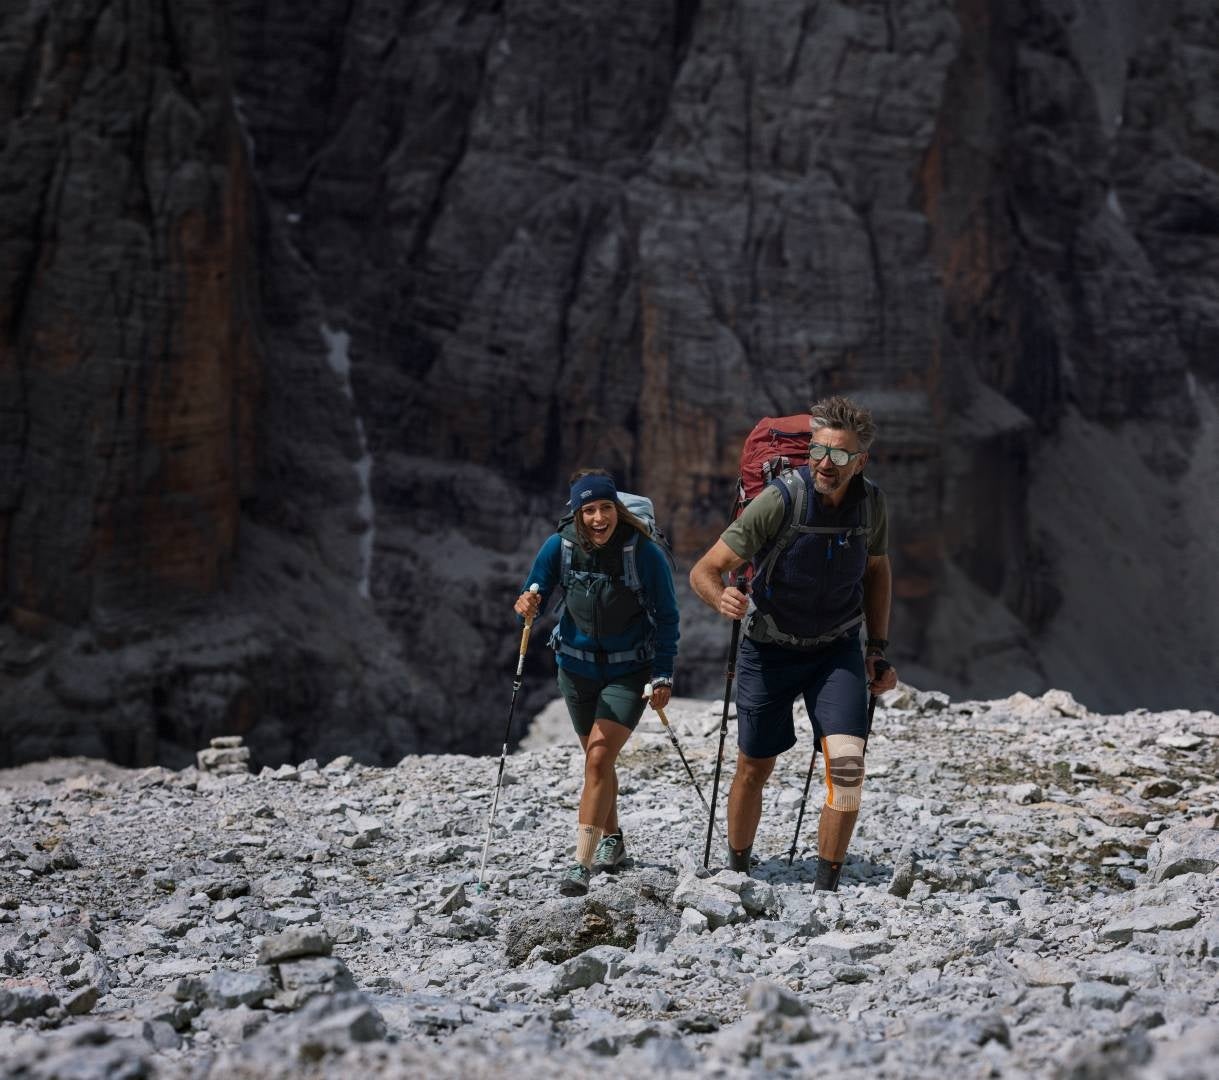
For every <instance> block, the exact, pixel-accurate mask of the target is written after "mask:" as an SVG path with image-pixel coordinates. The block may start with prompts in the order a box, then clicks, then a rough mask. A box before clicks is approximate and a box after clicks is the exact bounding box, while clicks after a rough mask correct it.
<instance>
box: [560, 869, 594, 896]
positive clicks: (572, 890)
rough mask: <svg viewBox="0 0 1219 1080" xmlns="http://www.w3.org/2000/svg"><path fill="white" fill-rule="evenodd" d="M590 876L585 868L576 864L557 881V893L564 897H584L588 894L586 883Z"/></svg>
mask: <svg viewBox="0 0 1219 1080" xmlns="http://www.w3.org/2000/svg"><path fill="white" fill-rule="evenodd" d="M592 876H593V875H592V873H591V872H590V871H589V869H588V867H587V866H581V865H580V864H579V863H576V865H575V866H573V867H572V868H571V869H570V870H568V871H567V873H566V874H564V875H563V876H562V877H561V878H560V879H559V892H561V893H562V894H563V895H564V896H584V895H586V894H587V893H588V881H589V878H591V877H592Z"/></svg>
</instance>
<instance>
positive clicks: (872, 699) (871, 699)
mask: <svg viewBox="0 0 1219 1080" xmlns="http://www.w3.org/2000/svg"><path fill="white" fill-rule="evenodd" d="M888 666H889V662H888V661H887V660H877V661H876V663H875V665H874V667H875V670H876V674H877V675H882V674H884V671H885V669H886V668H887V667H888ZM875 714H876V695H875V694H869V695H868V727H867V730H866V731H865V732H864V736H863V752H864V753H865V754H866V753H867V752H868V738H869V737H870V736H871V734H872V717H873V716H874V715H875ZM816 764H817V739H816V736H814V737H813V756H812V759H811V760H810V761H809V763H808V775H807V776H806V777H805V778H804V794H803V795H801V796H800V813H799V814H797V815H796V835H795V836H793V837H792V846H791V850H789V851H788V853H787V865H788V866H791V864H792V862H793V861H794V860H795V858H796V843H797V841H798V840H799V839H800V823H801V822H802V821H804V805H805V803H807V802H808V789H809V785H810V784H812V782H813V766H815V765H816Z"/></svg>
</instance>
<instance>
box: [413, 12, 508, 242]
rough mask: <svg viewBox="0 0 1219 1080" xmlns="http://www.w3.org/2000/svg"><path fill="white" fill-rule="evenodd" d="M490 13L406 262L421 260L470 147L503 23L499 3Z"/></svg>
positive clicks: (415, 228) (416, 226)
mask: <svg viewBox="0 0 1219 1080" xmlns="http://www.w3.org/2000/svg"><path fill="white" fill-rule="evenodd" d="M489 13H490V14H496V15H499V16H500V19H499V25H498V27H497V28H496V29H495V30H493V31H492V32H490V33H488V34H487V38H486V41H485V42H484V43H483V50H482V62H481V63H480V64H479V65H478V81H477V82H476V83H475V85H474V86H473V87H472V88H471V91H470V93H469V95H468V100H469V108H468V109H467V110H466V114H465V116H464V117H463V120H464V122H463V123H462V125H461V134H460V137H459V138H458V140H457V145H456V146H455V147H454V148H453V152H452V153H451V154H450V155H449V157H448V159H447V160H446V161H445V163H444V165H443V166H441V168H440V169H439V170H438V172H437V176H436V180H435V182H434V184H433V187H432V195H431V198H430V199H429V200H428V205H427V206H426V207H425V208H424V210H423V212H422V213H421V214H420V215H419V220H418V222H417V224H416V225H415V227H414V237H413V239H412V242H411V245H410V249H409V251H408V253H407V262H408V263H409V264H412V265H418V264H419V263H421V262H422V260H423V256H424V253H425V251H426V250H427V246H428V243H429V241H430V240H431V238H432V229H433V228H434V227H435V225H436V222H437V221H439V220H440V216H441V214H442V213H443V211H444V208H445V205H446V204H445V195H446V193H447V192H448V188H449V182H450V181H451V180H452V179H453V176H454V175H455V174H456V172H457V170H458V169H459V168H460V167H461V163H462V162H463V161H464V160H465V157H466V153H467V151H468V150H469V148H470V128H471V126H472V124H473V118H474V112H475V110H476V109H477V108H478V105H479V102H480V101H481V100H482V91H483V86H484V84H485V83H486V79H487V66H488V58H489V56H490V54H491V50H492V49H493V48H495V46H496V45H497V44H498V42H499V41H500V39H501V34H502V31H503V27H504V16H503V11H502V7H501V6H500V5H493V7H492V10H491V12H489Z"/></svg>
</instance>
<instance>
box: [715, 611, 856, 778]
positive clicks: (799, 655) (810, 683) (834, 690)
mask: <svg viewBox="0 0 1219 1080" xmlns="http://www.w3.org/2000/svg"><path fill="white" fill-rule="evenodd" d="M800 694H803V695H804V703H805V705H807V706H808V715H809V717H810V718H811V719H812V722H813V733H814V735H815V736H816V738H817V741H818V742H820V741H821V740H822V739H824V738H825V737H826V736H827V735H855V736H857V737H858V738H861V739H862V738H864V737H865V735H866V734H867V730H868V676H867V671H866V669H865V668H864V663H863V650H862V649H861V648H860V647H859V639H858V638H857V637H854V636H849V635H848V636H846V637H843V638H841V639H840V640H839V641H834V642H831V643H830V644H828V645H824V646H822V647H821V648H819V649H813V650H803V649H788V648H784V647H783V646H782V645H769V644H763V643H761V642H757V641H753V640H751V639H750V638H745V639H744V640H743V641H742V642H741V651H740V654H739V655H738V656H737V688H736V723H737V731H736V741H737V746H739V747H740V749H741V753H742V754H744V755H745V756H746V757H751V758H768V757H776V756H777V755H779V754H781V753H783V752H784V751H785V750H790V749H791V748H792V747H793V746H795V745H796V726H795V721H794V719H793V717H792V706H793V705H794V704H795V703H796V698H797V696H798V695H800Z"/></svg>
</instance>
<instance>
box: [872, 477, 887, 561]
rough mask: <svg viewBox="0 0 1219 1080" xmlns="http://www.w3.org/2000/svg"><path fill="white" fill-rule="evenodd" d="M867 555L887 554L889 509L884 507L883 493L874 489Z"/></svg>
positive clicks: (878, 489)
mask: <svg viewBox="0 0 1219 1080" xmlns="http://www.w3.org/2000/svg"><path fill="white" fill-rule="evenodd" d="M868 554H869V555H874V556H875V555H888V554H889V511H888V510H887V508H886V507H885V493H884V492H883V491H881V490H880V488H877V489H876V502H875V505H874V506H873V507H872V532H871V535H869V537H868Z"/></svg>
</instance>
